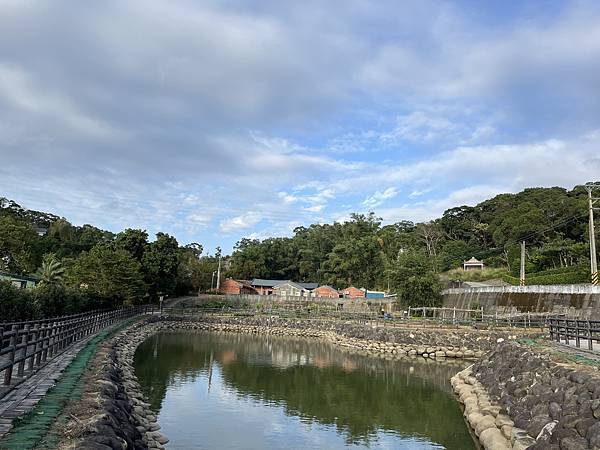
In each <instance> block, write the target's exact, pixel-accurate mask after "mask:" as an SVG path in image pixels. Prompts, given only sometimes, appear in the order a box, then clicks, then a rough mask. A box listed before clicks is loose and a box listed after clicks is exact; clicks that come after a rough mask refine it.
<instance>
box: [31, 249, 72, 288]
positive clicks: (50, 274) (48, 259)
mask: <svg viewBox="0 0 600 450" xmlns="http://www.w3.org/2000/svg"><path fill="white" fill-rule="evenodd" d="M64 274H65V268H64V267H63V266H62V264H61V262H60V261H59V260H58V259H57V258H56V256H55V255H53V254H47V255H45V256H44V260H43V261H42V266H41V267H40V268H39V269H38V272H37V275H38V276H39V277H40V284H41V285H42V286H60V285H62V283H63V278H64Z"/></svg>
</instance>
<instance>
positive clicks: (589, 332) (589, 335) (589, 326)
mask: <svg viewBox="0 0 600 450" xmlns="http://www.w3.org/2000/svg"><path fill="white" fill-rule="evenodd" d="M586 324H587V338H588V350H594V344H593V341H592V324H591V323H590V320H589V319H588V320H587V323H586Z"/></svg>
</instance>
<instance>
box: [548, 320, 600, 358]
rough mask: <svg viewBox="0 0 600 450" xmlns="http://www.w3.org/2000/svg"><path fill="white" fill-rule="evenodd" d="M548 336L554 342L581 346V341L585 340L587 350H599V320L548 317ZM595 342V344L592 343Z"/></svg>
mask: <svg viewBox="0 0 600 450" xmlns="http://www.w3.org/2000/svg"><path fill="white" fill-rule="evenodd" d="M548 327H549V330H550V338H551V339H552V340H553V341H556V342H563V343H565V344H566V345H573V342H572V341H575V346H576V347H577V348H581V341H587V349H588V350H592V351H594V350H596V351H600V321H599V320H579V319H568V318H564V317H554V318H550V319H548ZM594 343H596V344H594Z"/></svg>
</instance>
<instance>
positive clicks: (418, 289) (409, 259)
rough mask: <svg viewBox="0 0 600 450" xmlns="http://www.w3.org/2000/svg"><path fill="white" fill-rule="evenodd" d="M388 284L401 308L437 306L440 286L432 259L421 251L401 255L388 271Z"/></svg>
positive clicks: (413, 250) (410, 251)
mask: <svg viewBox="0 0 600 450" xmlns="http://www.w3.org/2000/svg"><path fill="white" fill-rule="evenodd" d="M390 272H391V273H390V283H391V285H392V288H393V289H394V290H396V292H397V295H398V301H399V302H400V303H401V304H402V305H403V306H437V305H438V304H439V302H440V290H441V285H440V282H439V278H438V276H437V275H436V274H435V272H434V267H433V263H432V259H431V258H430V257H429V256H428V255H427V254H425V253H424V252H423V251H420V250H415V249H411V250H409V251H406V252H404V253H401V254H400V255H399V256H398V259H397V260H396V263H395V265H394V266H393V267H392V269H391V270H390Z"/></svg>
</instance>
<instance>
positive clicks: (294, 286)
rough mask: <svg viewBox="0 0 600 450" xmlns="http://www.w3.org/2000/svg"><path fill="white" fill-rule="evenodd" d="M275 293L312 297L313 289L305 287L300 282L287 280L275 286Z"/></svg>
mask: <svg viewBox="0 0 600 450" xmlns="http://www.w3.org/2000/svg"><path fill="white" fill-rule="evenodd" d="M273 294H275V295H280V296H281V297H310V295H311V291H309V290H308V289H305V288H304V287H302V286H301V285H300V284H299V283H295V282H293V281H286V282H284V283H280V284H278V285H277V286H274V287H273Z"/></svg>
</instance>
